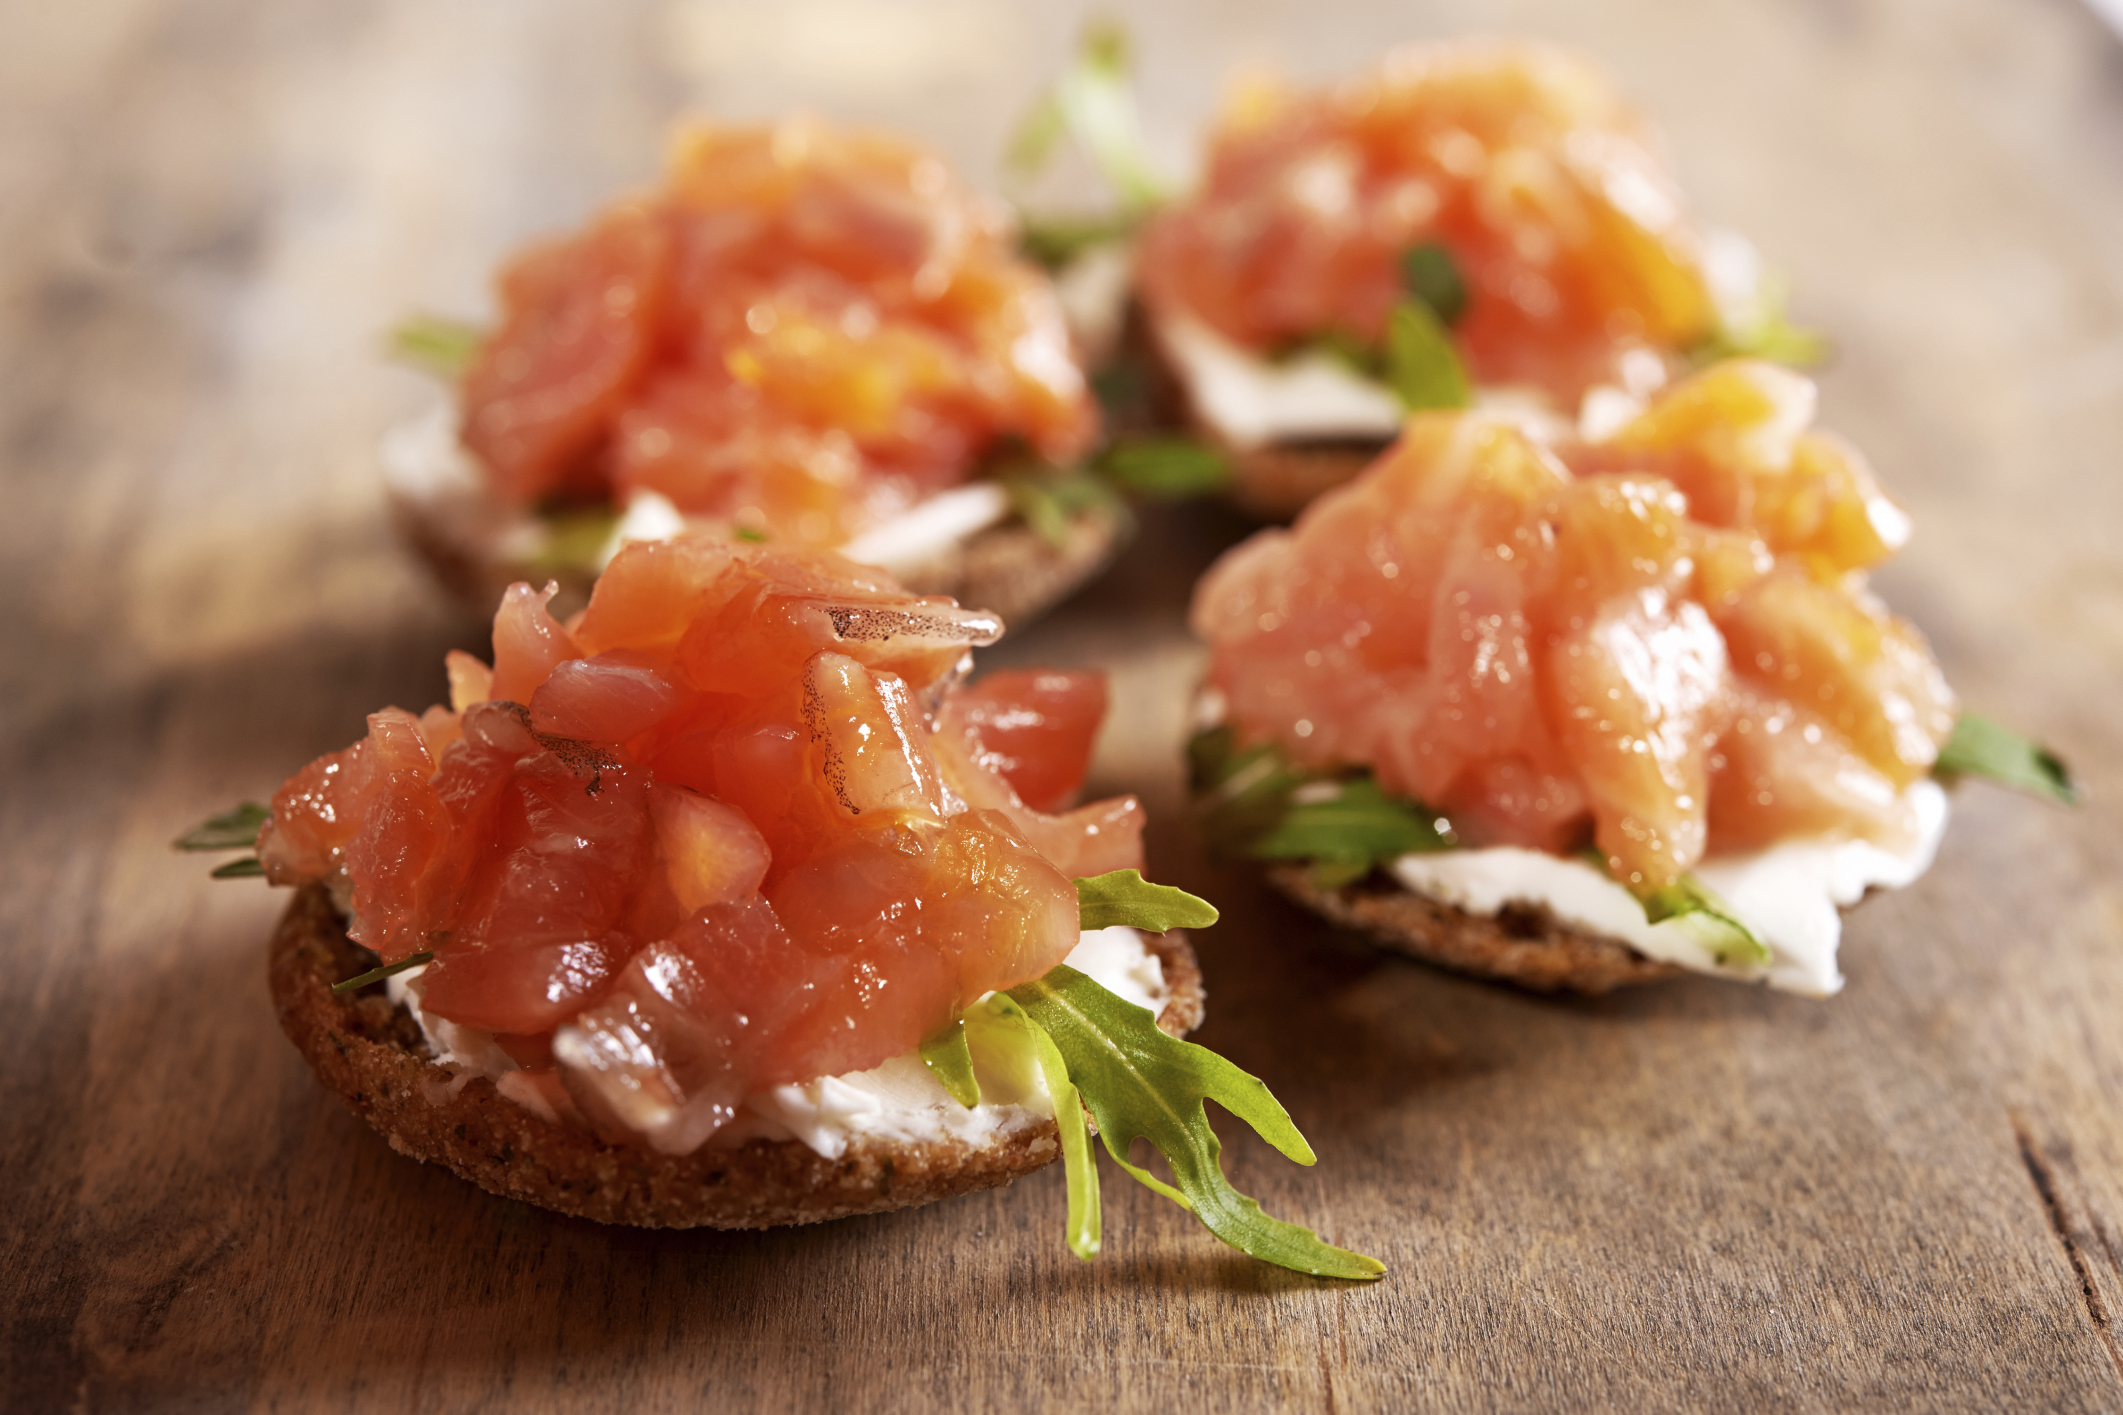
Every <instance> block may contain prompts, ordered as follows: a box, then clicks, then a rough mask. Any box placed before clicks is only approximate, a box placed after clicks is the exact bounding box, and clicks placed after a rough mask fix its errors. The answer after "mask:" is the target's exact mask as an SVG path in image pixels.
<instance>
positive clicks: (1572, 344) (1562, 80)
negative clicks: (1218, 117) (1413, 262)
mask: <svg viewBox="0 0 2123 1415" xmlns="http://www.w3.org/2000/svg"><path fill="white" fill-rule="evenodd" d="M1425 245H1437V246H1441V247H1443V248H1444V250H1445V251H1446V252H1447V253H1448V254H1449V255H1450V256H1451V258H1452V261H1453V263H1454V265H1455V266H1456V267H1457V268H1458V270H1459V272H1460V274H1461V277H1462V279H1463V281H1464V284H1465V286H1466V291H1467V302H1466V306H1465V311H1464V314H1463V315H1462V316H1461V318H1460V319H1459V320H1458V322H1457V324H1456V325H1455V326H1454V329H1453V334H1454V337H1455V340H1456V342H1457V344H1458V346H1459V348H1460V351H1461V354H1462V356H1463V357H1464V359H1465V360H1466V362H1467V365H1468V368H1469V371H1470V372H1471V373H1472V374H1473V376H1474V377H1475V378H1476V379H1477V380H1478V381H1479V382H1482V383H1489V384H1518V385H1530V386H1532V387H1536V388H1539V389H1542V390H1544V391H1546V392H1547V393H1548V394H1549V395H1551V396H1552V397H1554V398H1556V399H1558V400H1560V401H1561V402H1562V403H1563V404H1564V405H1565V406H1566V407H1570V408H1575V407H1576V406H1577V402H1578V399H1579V397H1580V396H1581V395H1582V394H1583V393H1584V391H1585V390H1586V389H1588V388H1590V387H1592V386H1594V385H1596V384H1601V383H1617V384H1622V385H1623V386H1627V387H1631V388H1637V389H1641V388H1642V386H1643V383H1644V381H1645V378H1646V374H1645V372H1644V370H1643V365H1644V364H1645V355H1646V354H1647V353H1648V355H1649V356H1650V358H1649V377H1650V379H1651V380H1652V381H1654V382H1656V381H1657V380H1659V379H1660V378H1662V377H1663V376H1664V370H1663V367H1662V364H1663V362H1664V361H1665V360H1666V359H1667V357H1668V356H1670V355H1672V354H1675V353H1677V352H1679V351H1682V350H1685V349H1687V348H1688V347H1689V346H1691V345H1693V344H1694V343H1696V342H1697V341H1699V340H1701V339H1702V338H1703V337H1705V336H1706V335H1708V334H1709V333H1710V332H1711V330H1712V327H1713V323H1714V308H1713V304H1712V298H1711V290H1710V286H1709V282H1708V279H1707V276H1706V273H1705V268H1704V262H1703V258H1702V252H1701V249H1700V241H1699V239H1698V237H1697V235H1696V233H1695V231H1694V230H1693V228H1692V227H1691V226H1690V224H1689V222H1688V219H1687V217H1686V215H1685V213H1684V211H1683V209H1682V205H1681V200H1680V196H1679V194H1678V192H1677V191H1676V190H1675V187H1674V184H1673V182H1672V180H1671V179H1670V178H1669V177H1668V175H1667V174H1666V171H1665V169H1664V167H1663V166H1662V165H1661V163H1660V161H1659V158H1658V157H1657V156H1656V154H1655V149H1654V144H1653V141H1652V138H1651V135H1650V134H1649V133H1648V132H1647V131H1646V130H1645V127H1644V125H1643V124H1642V122H1641V121H1640V120H1639V119H1638V118H1637V116H1636V115H1635V114H1634V113H1633V112H1632V111H1630V109H1629V108H1628V107H1627V106H1626V105H1624V104H1623V102H1622V101H1621V99H1620V98H1618V97H1617V96H1616V94H1615V93H1614V91H1613V89H1612V88H1611V87H1610V86H1609V84H1608V83H1607V81H1606V79H1605V78H1604V76H1602V75H1601V74H1599V73H1598V72H1597V71H1595V70H1593V69H1591V68H1590V67H1588V66H1587V65H1586V64H1584V63H1583V62H1581V61H1579V60H1576V59H1573V58H1571V57H1569V56H1567V55H1564V54H1560V53H1557V52H1555V51H1553V50H1548V49H1544V48H1539V47H1535V46H1528V45H1522V44H1514V45H1504V44H1495V43H1461V44H1449V45H1431V46H1424V47H1411V48H1408V49H1404V50H1400V51H1398V52H1395V53H1393V54H1391V55H1389V56H1388V57H1387V58H1386V59H1385V61H1384V62H1383V63H1382V64H1380V65H1379V66H1378V67H1377V68H1376V69H1374V70H1373V71H1371V72H1370V73H1367V74H1364V75H1362V76H1360V77H1358V78H1355V79H1353V80H1350V81H1348V82H1346V83H1342V84H1340V85H1337V86H1335V87H1333V88H1331V89H1326V90H1323V91H1318V92H1312V93H1294V92H1285V91H1281V90H1277V89H1270V88H1262V87H1255V88H1252V89H1249V90H1247V91H1245V92H1244V94H1243V95H1242V96H1241V98H1240V100H1239V101H1238V102H1236V103H1235V104H1234V105H1233V107H1232V109H1231V111H1229V112H1227V113H1226V115H1225V116H1224V119H1223V121H1222V124H1221V126H1220V127H1219V129H1218V131H1217V133H1216V135H1215V137H1214V139H1213V141H1212V143H1211V147H1210V150H1209V157H1208V172H1207V175H1206V177H1205V178H1204V180H1203V183H1202V187H1201V190H1200V192H1199V193H1198V194H1197V195H1196V196H1195V197H1194V198H1193V199H1192V200H1190V201H1187V202H1184V203H1182V204H1179V205H1177V206H1174V207H1172V208H1169V209H1168V210H1166V211H1165V212H1164V213H1163V214H1161V215H1160V216H1159V217H1158V218H1157V220H1156V221H1155V222H1153V224H1152V225H1151V227H1150V229H1149V231H1148V233H1147V234H1146V236H1145V238H1144V241H1143V246H1142V254H1141V264H1140V269H1141V286H1142V289H1143V292H1144V295H1145V297H1146V298H1147V300H1148V301H1149V303H1150V305H1151V308H1152V309H1153V311H1155V312H1156V313H1157V314H1158V315H1160V316H1161V317H1168V316H1172V315H1177V314H1186V315H1191V316H1192V317H1194V318H1196V319H1199V320H1202V321H1204V322H1206V323H1208V324H1209V325H1211V326H1213V327H1215V328H1216V329H1217V330H1219V331H1220V332H1222V333H1223V334H1224V335H1225V336H1226V337H1228V338H1230V339H1231V340H1233V341H1234V342H1236V343H1237V344H1239V345H1241V346H1244V347H1247V348H1251V349H1255V350H1259V351H1263V352H1267V351H1272V350H1275V349H1277V348H1278V347H1281V346H1284V345H1287V344H1290V343H1292V342H1294V341H1302V340H1307V339H1314V338H1318V337H1321V336H1324V335H1329V334H1340V335H1343V336H1348V337H1352V338H1355V339H1357V340H1359V341H1362V342H1364V343H1366V344H1371V345H1376V344H1378V343H1379V342H1380V341H1381V340H1382V339H1383V337H1384V335H1385V332H1386V326H1387V319H1388V315H1389V314H1390V312H1391V311H1392V309H1393V307H1394V305H1395V304H1396V302H1398V301H1400V300H1401V299H1403V298H1405V297H1406V295H1407V292H1408V285H1407V283H1406V280H1405V277H1404V275H1403V271H1402V265H1401V262H1402V258H1403V256H1404V255H1405V254H1406V253H1407V252H1408V251H1410V250H1412V249H1414V248H1416V247H1420V246H1425ZM1632 356H1634V358H1632Z"/></svg>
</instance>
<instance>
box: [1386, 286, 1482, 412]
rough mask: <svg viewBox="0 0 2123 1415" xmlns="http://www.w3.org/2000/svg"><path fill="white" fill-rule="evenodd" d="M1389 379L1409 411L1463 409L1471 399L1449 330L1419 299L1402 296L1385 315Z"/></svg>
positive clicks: (1463, 370)
mask: <svg viewBox="0 0 2123 1415" xmlns="http://www.w3.org/2000/svg"><path fill="white" fill-rule="evenodd" d="M1385 383H1386V386H1387V387H1388V388H1391V389H1392V390H1393V392H1394V395H1395V396H1396V397H1398V398H1399V399H1400V400H1401V406H1403V407H1405V408H1407V409H1408V411H1410V412H1418V411H1420V410H1422V409H1424V408H1464V407H1466V406H1467V405H1468V404H1469V403H1470V402H1472V401H1473V392H1472V390H1471V388H1470V387H1469V385H1468V382H1467V370H1466V368H1465V367H1464V366H1463V365H1462V364H1461V363H1460V355H1459V351H1458V350H1457V349H1455V348H1453V347H1452V336H1451V334H1450V333H1448V332H1447V331H1446V329H1445V325H1444V322H1443V321H1442V320H1440V319H1439V318H1438V315H1437V313H1436V311H1434V310H1432V309H1431V308H1430V306H1429V305H1427V304H1425V303H1424V302H1423V301H1421V300H1416V299H1409V300H1402V301H1401V302H1400V303H1399V304H1397V305H1395V306H1394V307H1393V313H1392V315H1390V316H1389V317H1388V318H1387V321H1386V363H1385Z"/></svg>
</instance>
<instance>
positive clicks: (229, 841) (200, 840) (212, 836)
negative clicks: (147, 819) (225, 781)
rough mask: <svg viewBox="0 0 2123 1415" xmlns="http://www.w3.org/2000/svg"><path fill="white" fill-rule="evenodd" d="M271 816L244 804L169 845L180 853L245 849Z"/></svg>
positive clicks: (254, 839)
mask: <svg viewBox="0 0 2123 1415" xmlns="http://www.w3.org/2000/svg"><path fill="white" fill-rule="evenodd" d="M271 814H272V812H270V811H268V810H267V809H266V808H265V807H263V806H261V805H259V804H258V803H257V802H256V801H245V802H244V803H243V804H242V805H240V806H237V807H234V808H233V809H230V810H226V811H223V812H222V813H221V814H220V815H218V816H213V817H210V818H209V819H207V820H203V821H201V822H200V823H199V824H197V825H195V826H193V827H192V828H191V829H190V830H188V831H186V832H185V833H184V834H182V835H180V836H178V837H177V838H176V839H175V840H173V841H171V842H170V844H172V845H174V846H175V847H176V848H177V849H179V850H248V849H250V848H251V846H252V845H254V844H256V843H257V841H258V832H259V830H260V829H261V828H263V827H264V825H265V822H266V819H267V818H268V817H269V816H271Z"/></svg>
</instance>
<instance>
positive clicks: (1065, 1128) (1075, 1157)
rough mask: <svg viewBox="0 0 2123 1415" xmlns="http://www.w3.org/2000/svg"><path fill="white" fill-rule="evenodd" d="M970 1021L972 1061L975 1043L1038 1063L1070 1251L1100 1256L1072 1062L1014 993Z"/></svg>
mask: <svg viewBox="0 0 2123 1415" xmlns="http://www.w3.org/2000/svg"><path fill="white" fill-rule="evenodd" d="M1078 976H1079V977H1081V976H1082V975H1081V974H1078ZM1092 986H1093V987H1097V986H1098V985H1097V984H1096V983H1093V984H1092ZM1138 1010H1140V1009H1138ZM964 1021H965V1028H966V1031H965V1035H966V1039H967V1042H968V1044H969V1050H968V1062H969V1065H970V1061H971V1051H970V1048H971V1047H979V1048H980V1050H981V1054H982V1055H983V1056H996V1055H1000V1056H1001V1057H1003V1058H1006V1059H1007V1060H1009V1061H1010V1062H1012V1063H1014V1064H1015V1066H1017V1067H1018V1068H1022V1067H1023V1065H1024V1063H1025V1062H1026V1061H1027V1060H1029V1061H1030V1062H1031V1063H1032V1064H1033V1065H1034V1066H1036V1067H1038V1069H1039V1073H1040V1077H1041V1079H1042V1080H1043V1081H1044V1082H1045V1083H1046V1087H1047V1095H1048V1096H1049V1098H1051V1099H1052V1100H1053V1102H1054V1126H1055V1129H1056V1130H1058V1131H1059V1132H1060V1134H1061V1150H1062V1172H1063V1173H1064V1174H1065V1175H1066V1176H1067V1178H1068V1182H1069V1230H1068V1232H1069V1251H1070V1252H1072V1253H1074V1254H1076V1256H1077V1257H1079V1258H1085V1259H1089V1258H1092V1257H1094V1256H1096V1255H1097V1253H1098V1248H1099V1242H1100V1226H1101V1217H1100V1208H1099V1199H1098V1164H1097V1161H1096V1160H1095V1159H1093V1157H1092V1154H1091V1136H1090V1131H1089V1128H1088V1127H1087V1126H1086V1125H1085V1124H1084V1105H1083V1101H1082V1099H1081V1098H1080V1097H1079V1096H1078V1095H1077V1088H1076V1086H1075V1084H1074V1083H1073V1081H1072V1080H1071V1077H1070V1072H1069V1066H1068V1063H1067V1062H1066V1061H1065V1060H1063V1058H1062V1054H1061V1052H1060V1051H1059V1050H1058V1049H1057V1048H1056V1047H1055V1044H1054V1039H1053V1038H1052V1037H1050V1036H1049V1035H1048V1034H1047V1031H1046V1029H1045V1028H1044V1027H1042V1026H1040V1025H1039V1024H1038V1023H1037V1022H1035V1021H1033V1020H1032V1019H1031V1018H1030V1017H1028V1016H1026V1015H1025V1011H1024V1009H1023V1008H1022V1007H1020V1006H1019V1005H1018V1004H1017V1003H1016V1002H1015V1001H1014V1000H1013V999H1012V997H1011V995H1010V994H1008V993H993V994H990V995H989V996H988V997H987V998H985V999H983V1000H982V1001H980V1002H978V1003H976V1004H974V1005H973V1006H972V1007H969V1008H967V1009H966V1013H965V1018H964ZM924 1059H926V1058H924Z"/></svg>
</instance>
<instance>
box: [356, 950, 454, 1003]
mask: <svg viewBox="0 0 2123 1415" xmlns="http://www.w3.org/2000/svg"><path fill="white" fill-rule="evenodd" d="M434 957H435V953H434V950H432V949H422V950H421V951H420V952H418V953H408V954H407V955H406V956H405V957H403V958H401V959H399V960H398V961H397V962H396V963H386V964H384V965H383V966H382V967H379V968H371V969H369V970H368V971H367V972H366V973H356V974H355V975H354V976H353V977H351V978H348V979H347V980H346V981H345V982H343V983H333V984H332V996H333V997H338V996H339V995H340V994H341V993H349V992H352V991H353V990H354V989H355V988H365V987H367V986H368V985H369V984H370V983H380V982H382V981H383V980H384V979H385V978H388V977H390V976H391V975H392V974H394V973H403V972H404V971H405V970H406V969H408V968H417V967H419V966H420V965H421V964H423V963H428V962H432V961H434Z"/></svg>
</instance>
